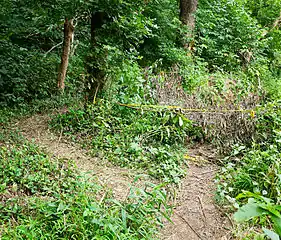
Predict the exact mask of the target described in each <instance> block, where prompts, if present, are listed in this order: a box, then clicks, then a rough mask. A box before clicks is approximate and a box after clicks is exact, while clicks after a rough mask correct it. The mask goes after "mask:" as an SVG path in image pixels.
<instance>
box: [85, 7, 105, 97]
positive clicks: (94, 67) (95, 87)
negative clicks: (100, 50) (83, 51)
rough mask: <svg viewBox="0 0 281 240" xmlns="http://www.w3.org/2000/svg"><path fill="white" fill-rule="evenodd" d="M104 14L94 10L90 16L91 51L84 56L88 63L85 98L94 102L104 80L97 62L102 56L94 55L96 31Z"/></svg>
mask: <svg viewBox="0 0 281 240" xmlns="http://www.w3.org/2000/svg"><path fill="white" fill-rule="evenodd" d="M104 16H105V14H104V13H103V12H94V13H92V16H91V51H90V54H89V56H88V57H87V58H86V61H87V63H88V64H87V65H86V68H87V72H88V79H87V84H86V86H87V88H88V89H87V96H86V100H87V101H90V102H95V99H96V96H97V94H98V93H99V92H100V91H102V89H103V87H104V81H105V73H104V71H103V70H101V69H100V67H99V64H100V63H101V62H102V61H103V59H102V56H96V54H95V48H96V47H97V42H96V31H97V29H99V28H100V27H101V26H102V24H103V22H104ZM98 63H99V64H98Z"/></svg>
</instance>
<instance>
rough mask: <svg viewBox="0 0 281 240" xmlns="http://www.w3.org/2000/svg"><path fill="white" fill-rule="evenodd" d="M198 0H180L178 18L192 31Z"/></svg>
mask: <svg viewBox="0 0 281 240" xmlns="http://www.w3.org/2000/svg"><path fill="white" fill-rule="evenodd" d="M197 5H198V0H180V20H181V22H182V23H183V24H184V25H187V26H188V27H189V29H190V30H191V31H192V30H193V29H194V27H195V16H194V14H195V12H196V10H197Z"/></svg>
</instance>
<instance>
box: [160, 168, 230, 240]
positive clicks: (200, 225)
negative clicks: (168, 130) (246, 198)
mask: <svg viewBox="0 0 281 240" xmlns="http://www.w3.org/2000/svg"><path fill="white" fill-rule="evenodd" d="M216 170H217V167H216V166H215V165H211V164H207V165H205V166H196V165H194V164H191V165H190V167H189V170H188V176H187V177H186V178H185V179H184V180H183V181H182V183H181V189H180V191H179V192H178V197H177V202H176V207H175V209H174V215H173V216H172V218H171V219H172V221H173V223H167V224H166V225H165V227H164V229H163V231H162V239H163V240H164V239H165V240H197V239H204V240H228V239H231V222H230V219H228V218H227V217H226V215H224V214H223V212H222V211H220V209H219V208H218V207H217V206H216V205H215V203H214V191H215V185H214V181H213V180H214V176H215V174H216Z"/></svg>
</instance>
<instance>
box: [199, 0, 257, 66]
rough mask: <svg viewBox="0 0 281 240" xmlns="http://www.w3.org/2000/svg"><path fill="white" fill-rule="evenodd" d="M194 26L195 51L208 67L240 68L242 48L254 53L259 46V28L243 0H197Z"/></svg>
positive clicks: (255, 53) (243, 50)
mask: <svg viewBox="0 0 281 240" xmlns="http://www.w3.org/2000/svg"><path fill="white" fill-rule="evenodd" d="M197 29H198V30H197V32H198V37H197V42H198V43H197V45H198V49H197V52H198V54H199V55H200V56H201V57H202V58H204V60H205V61H206V62H208V63H209V67H210V68H211V69H214V68H215V69H216V68H220V69H221V68H222V69H224V70H227V71H231V70H233V69H239V68H240V66H241V65H242V64H243V60H244V59H243V57H242V58H241V55H243V53H244V52H245V51H250V52H252V53H253V54H254V56H256V55H258V54H259V51H260V49H261V48H262V45H261V42H260V41H259V39H260V38H261V30H260V28H259V26H258V24H257V22H256V20H255V19H254V18H252V17H251V16H250V14H249V13H248V12H247V11H246V9H245V8H244V7H243V1H227V0H224V1H217V0H212V1H211V2H210V1H200V4H199V8H198V11H197Z"/></svg>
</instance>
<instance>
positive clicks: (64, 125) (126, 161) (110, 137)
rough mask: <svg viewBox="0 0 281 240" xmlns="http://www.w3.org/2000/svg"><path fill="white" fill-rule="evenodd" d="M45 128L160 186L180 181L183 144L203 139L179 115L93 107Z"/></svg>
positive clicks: (101, 105)
mask: <svg viewBox="0 0 281 240" xmlns="http://www.w3.org/2000/svg"><path fill="white" fill-rule="evenodd" d="M51 126H52V127H53V128H55V129H57V130H58V131H59V132H62V133H64V134H66V135H70V136H73V135H74V137H75V139H76V140H78V141H79V142H81V143H82V144H84V145H86V146H87V147H88V148H89V149H90V151H91V152H92V154H95V155H97V156H98V157H100V158H104V159H106V160H109V161H112V162H114V163H115V164H118V165H120V166H122V167H129V168H138V169H143V170H145V171H147V172H148V173H149V174H150V175H151V176H153V177H155V178H158V179H161V180H163V181H165V182H174V183H179V181H180V178H182V177H183V176H184V175H185V170H184V168H185V167H184V164H186V163H185V162H184V151H185V149H184V147H185V144H186V142H187V138H191V139H192V138H194V139H196V138H197V140H198V139H200V138H202V137H203V133H202V130H201V128H200V127H197V126H195V124H194V123H193V122H192V121H190V120H188V119H187V118H185V117H184V116H183V115H182V114H181V113H179V112H176V111H169V110H158V109H155V111H147V110H145V109H142V108H141V107H140V108H137V109H134V108H130V107H126V106H120V105H118V104H117V103H116V104H112V103H109V102H106V101H99V102H98V103H97V104H96V105H88V106H87V107H85V108H82V109H78V110H74V109H70V110H69V111H68V112H66V113H63V114H60V115H57V116H56V117H55V118H54V119H53V120H52V122H51Z"/></svg>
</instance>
